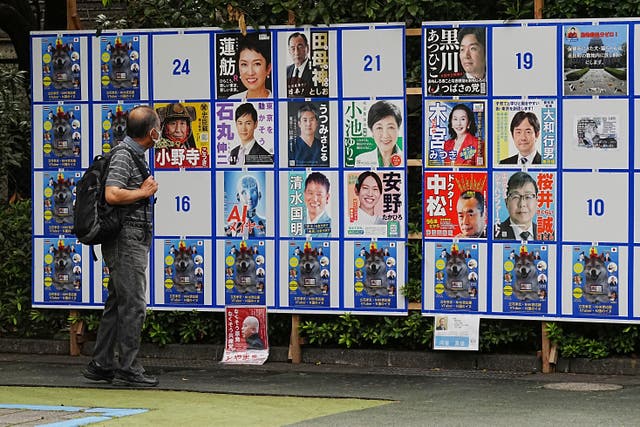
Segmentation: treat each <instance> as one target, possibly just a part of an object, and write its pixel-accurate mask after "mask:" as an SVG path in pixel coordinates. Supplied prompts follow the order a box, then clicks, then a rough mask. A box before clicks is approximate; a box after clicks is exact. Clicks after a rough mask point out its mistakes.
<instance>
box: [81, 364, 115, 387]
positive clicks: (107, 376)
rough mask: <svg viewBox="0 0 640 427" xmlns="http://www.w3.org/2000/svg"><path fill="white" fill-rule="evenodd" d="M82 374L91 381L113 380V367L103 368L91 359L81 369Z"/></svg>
mask: <svg viewBox="0 0 640 427" xmlns="http://www.w3.org/2000/svg"><path fill="white" fill-rule="evenodd" d="M82 375H84V377H85V378H86V379H89V380H91V381H106V382H108V383H110V382H111V381H112V380H113V376H114V375H113V369H105V368H103V367H102V366H100V365H98V364H97V363H96V362H95V361H93V360H92V361H91V362H89V364H88V365H87V367H86V368H85V369H83V370H82Z"/></svg>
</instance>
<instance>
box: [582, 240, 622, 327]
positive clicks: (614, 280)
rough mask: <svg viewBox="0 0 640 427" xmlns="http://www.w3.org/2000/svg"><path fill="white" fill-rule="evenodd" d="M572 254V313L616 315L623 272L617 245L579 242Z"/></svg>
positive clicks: (600, 315)
mask: <svg viewBox="0 0 640 427" xmlns="http://www.w3.org/2000/svg"><path fill="white" fill-rule="evenodd" d="M571 255H572V256H571V269H572V277H573V279H572V282H573V286H572V295H573V298H572V304H573V314H574V315H576V316H599V317H607V316H617V315H618V313H619V312H618V296H619V291H618V278H619V274H620V272H619V270H618V268H619V266H620V263H619V253H618V248H617V247H616V246H607V245H598V246H591V245H576V246H573V248H572V251H571Z"/></svg>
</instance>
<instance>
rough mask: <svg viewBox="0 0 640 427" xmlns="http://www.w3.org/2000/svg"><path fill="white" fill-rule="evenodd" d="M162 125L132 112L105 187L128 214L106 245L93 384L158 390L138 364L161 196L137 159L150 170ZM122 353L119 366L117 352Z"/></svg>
mask: <svg viewBox="0 0 640 427" xmlns="http://www.w3.org/2000/svg"><path fill="white" fill-rule="evenodd" d="M161 136H162V135H161V130H160V119H159V117H158V115H157V114H156V112H155V111H154V110H153V109H152V108H150V107H148V106H140V107H136V108H134V109H132V110H131V111H130V112H129V116H128V118H127V136H126V137H125V139H124V141H123V142H122V144H123V145H124V146H125V147H124V148H123V149H120V150H117V151H115V152H114V153H113V157H112V158H111V163H110V164H109V170H108V172H107V180H106V184H105V199H106V201H107V203H109V204H111V205H118V206H121V207H122V209H124V210H125V212H126V213H125V215H124V219H123V224H122V230H121V231H120V233H119V234H118V235H117V236H115V237H114V239H113V240H112V241H109V242H107V243H103V244H102V255H103V257H104V261H105V263H106V265H107V266H108V267H109V273H110V278H109V284H108V291H109V296H108V297H107V301H106V302H105V305H104V312H103V314H102V320H101V321H100V327H99V329H98V336H97V338H96V345H95V348H94V353H93V360H92V361H91V362H90V363H89V365H88V366H87V368H86V369H85V370H84V371H83V375H84V376H85V377H86V378H88V379H90V380H94V381H108V382H111V381H112V380H113V382H114V383H116V384H121V385H130V386H142V387H145V386H146V387H149V386H155V385H157V384H158V380H157V379H156V378H155V377H151V376H148V375H145V371H144V368H143V367H142V365H141V364H140V362H139V361H138V359H137V355H138V350H139V348H140V334H141V331H142V326H143V323H144V319H145V315H146V290H147V278H146V274H145V270H146V269H147V265H148V261H149V249H150V248H151V231H152V215H153V212H152V205H151V203H150V202H149V198H150V197H152V196H153V195H154V194H155V193H156V191H158V183H157V182H156V181H155V180H154V178H153V177H152V176H148V177H147V178H146V179H143V172H142V171H140V170H139V169H138V167H137V166H136V162H135V161H134V159H133V157H132V156H137V157H138V158H139V159H141V161H142V162H144V163H145V164H146V160H145V155H144V153H145V151H146V150H148V149H149V148H151V147H153V146H154V144H155V143H156V142H157V141H159V140H160V138H161ZM116 350H117V351H118V360H117V361H116V360H114V359H115V351H116Z"/></svg>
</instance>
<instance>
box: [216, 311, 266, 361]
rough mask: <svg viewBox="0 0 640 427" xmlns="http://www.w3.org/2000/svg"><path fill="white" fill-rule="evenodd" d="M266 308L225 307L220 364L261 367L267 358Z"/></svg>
mask: <svg viewBox="0 0 640 427" xmlns="http://www.w3.org/2000/svg"><path fill="white" fill-rule="evenodd" d="M267 330H268V329H267V308H266V307H226V308H225V331H226V343H225V348H224V353H223V355H222V360H221V361H220V362H221V363H226V364H237V365H262V364H263V363H264V362H266V361H267V358H268V357H269V341H268V335H267Z"/></svg>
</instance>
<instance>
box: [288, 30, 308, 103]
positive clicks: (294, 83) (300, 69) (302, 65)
mask: <svg viewBox="0 0 640 427" xmlns="http://www.w3.org/2000/svg"><path fill="white" fill-rule="evenodd" d="M288 49H289V55H290V56H291V60H292V61H293V64H291V65H289V66H287V96H288V97H289V98H304V97H307V96H310V95H311V88H312V87H313V74H312V72H311V59H310V58H309V42H308V41H307V36H305V35H304V34H303V33H298V32H296V33H293V34H291V35H290V36H289V40H288Z"/></svg>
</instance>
